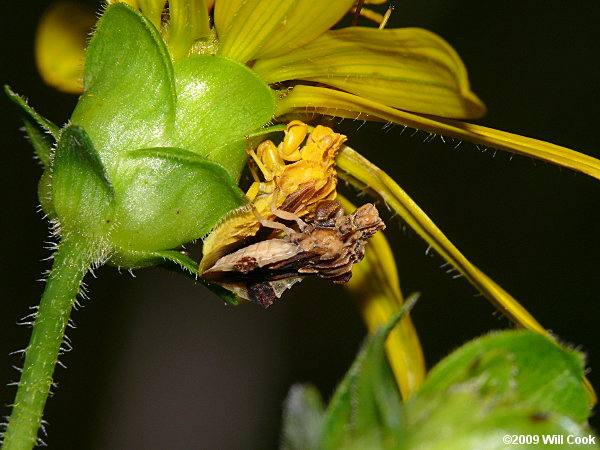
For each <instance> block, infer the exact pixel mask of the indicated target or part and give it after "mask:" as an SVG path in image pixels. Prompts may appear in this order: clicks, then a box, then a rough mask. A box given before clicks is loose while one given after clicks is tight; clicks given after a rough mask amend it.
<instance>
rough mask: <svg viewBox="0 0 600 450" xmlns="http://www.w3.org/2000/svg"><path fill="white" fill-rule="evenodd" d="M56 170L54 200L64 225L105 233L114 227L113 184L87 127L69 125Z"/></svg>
mask: <svg viewBox="0 0 600 450" xmlns="http://www.w3.org/2000/svg"><path fill="white" fill-rule="evenodd" d="M52 168H53V171H52V202H53V205H54V210H55V211H56V214H57V216H58V218H59V220H60V224H61V227H62V228H63V229H67V230H70V229H72V230H77V231H78V232H80V233H81V234H83V235H88V236H89V235H96V236H103V235H105V234H106V233H107V231H108V230H109V229H110V228H111V227H112V226H113V223H114V222H113V220H112V217H113V209H114V200H115V194H114V190H113V187H112V185H111V183H110V181H109V179H108V176H107V174H106V172H105V170H104V166H103V165H102V162H101V161H100V157H99V156H98V153H97V152H96V150H95V149H94V146H93V145H92V142H91V141H90V139H89V137H88V135H87V133H86V132H85V130H84V129H83V128H81V127H79V126H77V125H69V126H67V127H65V128H64V129H63V130H62V132H61V134H60V138H59V140H58V145H57V147H56V152H55V154H54V161H53V166H52Z"/></svg>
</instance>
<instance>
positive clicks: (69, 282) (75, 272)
mask: <svg viewBox="0 0 600 450" xmlns="http://www.w3.org/2000/svg"><path fill="white" fill-rule="evenodd" d="M93 248H94V246H93V245H92V244H90V243H89V242H88V241H87V240H86V239H85V238H83V237H81V236H76V235H67V236H64V237H63V238H62V240H61V242H60V244H59V246H58V250H57V252H56V254H55V255H54V264H53V265H52V271H51V272H50V275H49V277H48V280H47V284H46V289H45V290H44V294H43V295H42V299H41V301H40V305H39V308H38V310H37V313H36V315H35V322H34V324H33V330H32V333H31V339H30V341H29V345H28V346H27V349H26V351H25V364H24V366H23V372H22V373H21V379H20V381H19V387H18V390H17V395H16V398H15V402H14V404H13V409H12V413H11V416H10V418H9V422H8V426H7V429H6V434H5V435H4V445H3V449H5V450H9V449H19V450H20V449H31V448H33V447H34V446H35V445H36V443H37V435H38V429H39V428H40V425H41V422H42V414H43V412H44V406H45V404H46V399H47V398H48V393H49V391H50V387H51V386H52V383H53V381H52V375H53V373H54V367H55V365H56V363H57V361H58V355H59V352H60V347H61V344H62V342H63V339H64V335H65V328H66V326H67V322H68V320H69V315H70V313H71V308H72V307H73V303H74V302H75V297H76V296H77V294H78V293H79V288H80V285H81V282H82V280H83V277H84V276H85V274H86V273H87V271H88V269H89V268H90V266H91V264H92V262H93V261H94V251H93Z"/></svg>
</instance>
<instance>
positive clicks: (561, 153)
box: [278, 85, 600, 179]
mask: <svg viewBox="0 0 600 450" xmlns="http://www.w3.org/2000/svg"><path fill="white" fill-rule="evenodd" d="M290 112H309V113H312V112H314V113H319V114H326V115H331V116H337V117H346V118H351V119H365V120H381V121H388V122H392V123H396V124H400V125H405V126H407V127H411V128H416V129H419V130H423V131H427V132H429V133H433V134H441V135H444V136H449V137H453V138H458V139H464V140H466V141H470V142H473V143H475V144H480V145H483V146H486V147H494V148H498V149H500V150H508V151H510V152H514V153H518V154H521V155H525V156H530V157H533V158H538V159H541V160H544V161H548V162H551V163H553V164H557V165H560V166H563V167H567V168H569V169H572V170H576V171H578V172H582V173H585V174H587V175H589V176H591V177H594V178H597V179H600V161H599V160H597V159H595V158H592V157H591V156H588V155H584V154H583V153H579V152H576V151H574V150H571V149H568V148H566V147H561V146H559V145H555V144H550V143H548V142H544V141H540V140H537V139H532V138H528V137H524V136H519V135H517V134H512V133H507V132H504V131H498V130H494V129H491V128H486V127H482V126H479V125H473V124H469V123H463V122H458V121H453V120H449V119H442V118H438V117H432V116H425V115H420V114H414V113H410V112H406V111H402V110H399V109H394V108H390V107H388V106H385V105H383V104H381V103H378V102H374V101H371V100H367V99H365V98H362V97H359V96H356V95H352V94H348V93H345V92H340V91H334V90H332V89H326V88H320V87H313V86H301V85H299V86H296V87H294V89H293V90H292V91H291V92H289V93H288V94H287V95H286V96H284V97H283V98H281V99H280V100H279V102H278V115H284V114H288V113H290Z"/></svg>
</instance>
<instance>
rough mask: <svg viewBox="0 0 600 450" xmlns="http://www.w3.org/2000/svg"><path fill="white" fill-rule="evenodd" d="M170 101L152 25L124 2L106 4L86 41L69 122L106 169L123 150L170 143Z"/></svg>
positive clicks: (165, 59)
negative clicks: (81, 88)
mask: <svg viewBox="0 0 600 450" xmlns="http://www.w3.org/2000/svg"><path fill="white" fill-rule="evenodd" d="M175 103H176V100H175V84H174V77H173V67H172V65H171V60H170V57H169V53H168V51H167V48H166V47H165V44H164V42H163V40H162V38H161V36H160V34H159V33H158V31H156V28H154V26H153V25H152V24H151V23H150V22H149V21H148V20H147V19H146V18H145V17H144V16H142V15H141V14H140V13H139V12H138V11H136V10H134V9H132V8H131V7H129V6H128V5H126V4H124V3H118V4H114V5H111V6H109V7H108V8H107V9H106V11H105V12H104V14H103V15H102V17H101V18H100V20H99V22H98V26H97V30H96V32H95V33H94V35H93V36H92V39H91V40H90V44H89V46H88V50H87V56H86V65H85V73H84V91H83V94H81V97H80V99H79V102H78V103H77V107H76V108H75V111H74V112H73V115H72V117H71V122H72V123H74V124H77V125H82V126H83V127H84V128H85V129H86V131H87V132H88V133H89V135H90V137H91V139H92V141H93V142H94V145H95V146H96V148H97V149H98V151H99V152H100V154H101V155H102V158H103V161H104V162H105V164H106V166H107V167H108V170H109V173H110V172H111V169H112V166H113V165H114V164H115V163H116V160H117V158H118V156H119V155H120V154H122V153H124V152H126V151H129V150H132V149H135V148H150V147H164V146H170V145H172V144H171V140H170V134H171V132H172V129H173V121H174V118H175Z"/></svg>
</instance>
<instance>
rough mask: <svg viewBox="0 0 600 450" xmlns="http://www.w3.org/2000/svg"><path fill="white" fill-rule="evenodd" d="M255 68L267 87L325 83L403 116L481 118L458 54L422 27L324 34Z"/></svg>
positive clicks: (479, 105) (352, 29) (481, 110)
mask: <svg viewBox="0 0 600 450" xmlns="http://www.w3.org/2000/svg"><path fill="white" fill-rule="evenodd" d="M253 69H254V71H256V73H258V75H259V76H260V77H261V78H262V79H263V80H265V81H266V82H267V83H276V82H280V81H285V80H306V81H312V82H318V83H323V84H327V85H329V86H333V87H335V88H337V89H342V90H344V91H347V92H351V93H353V94H356V95H360V96H361V97H364V98H367V99H370V100H374V101H377V102H380V103H383V104H385V105H388V106H393V107H395V108H400V109H403V110H406V111H413V112H418V113H424V114H433V115H437V116H440V117H453V118H475V117H480V116H482V115H483V114H484V113H485V107H484V105H483V103H481V101H480V100H479V99H478V98H477V97H476V96H475V94H473V93H472V92H471V90H470V87H469V81H468V78H467V71H466V69H465V67H464V64H463V63H462V61H461V59H460V57H459V56H458V54H457V53H456V52H455V51H454V49H452V47H450V45H449V44H448V43H447V42H446V41H444V40H443V39H442V38H440V37H439V36H437V35H436V34H434V33H431V32H429V31H427V30H423V29H421V28H402V29H388V30H386V29H383V30H379V29H376V28H363V27H349V28H343V29H341V30H333V31H328V32H327V33H325V34H323V35H322V36H321V37H319V38H317V39H316V40H314V41H312V42H310V43H308V44H306V45H305V46H303V47H300V48H297V49H296V50H294V51H291V52H287V53H286V54H284V55H282V56H279V57H277V58H272V59H268V60H260V61H257V62H256V64H255V65H254V67H253Z"/></svg>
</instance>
